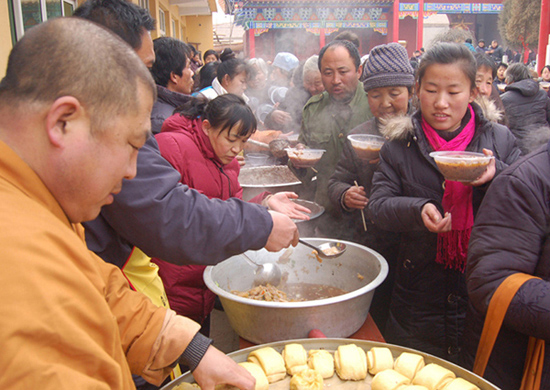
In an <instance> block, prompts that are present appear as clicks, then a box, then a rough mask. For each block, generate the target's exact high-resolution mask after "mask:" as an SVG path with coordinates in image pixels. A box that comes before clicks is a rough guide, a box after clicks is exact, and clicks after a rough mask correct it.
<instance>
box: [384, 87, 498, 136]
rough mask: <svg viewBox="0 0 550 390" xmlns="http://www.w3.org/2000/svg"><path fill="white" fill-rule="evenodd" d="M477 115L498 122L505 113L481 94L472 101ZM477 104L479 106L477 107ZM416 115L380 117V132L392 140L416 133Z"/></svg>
mask: <svg viewBox="0 0 550 390" xmlns="http://www.w3.org/2000/svg"><path fill="white" fill-rule="evenodd" d="M472 104H473V107H474V111H475V112H476V115H478V114H481V116H482V117H484V118H485V119H487V120H488V121H491V122H495V123H497V122H498V121H500V120H501V119H502V116H503V113H502V111H500V110H499V109H498V108H497V107H496V105H495V103H494V102H493V101H492V100H490V99H489V98H487V97H486V96H482V95H479V94H478V96H477V98H476V99H475V100H474V102H473V103H472ZM476 106H477V107H476ZM413 120H414V115H399V116H395V117H392V118H389V119H380V128H379V130H380V133H381V134H382V135H383V136H384V137H385V138H387V139H388V140H390V141H395V140H403V139H406V138H407V137H408V136H413V135H414V123H413Z"/></svg>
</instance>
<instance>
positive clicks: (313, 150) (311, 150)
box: [284, 147, 326, 154]
mask: <svg viewBox="0 0 550 390" xmlns="http://www.w3.org/2000/svg"><path fill="white" fill-rule="evenodd" d="M284 150H286V151H287V152H288V151H289V150H290V151H291V152H292V153H295V151H296V150H304V151H308V152H316V153H319V152H321V154H323V153H325V152H326V149H309V148H306V149H298V148H292V147H290V148H285V149H284Z"/></svg>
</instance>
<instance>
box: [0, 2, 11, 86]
mask: <svg viewBox="0 0 550 390" xmlns="http://www.w3.org/2000/svg"><path fill="white" fill-rule="evenodd" d="M10 50H11V31H10V18H9V12H8V2H7V1H0V78H2V77H4V75H5V74H6V66H7V65H8V56H9V54H10Z"/></svg>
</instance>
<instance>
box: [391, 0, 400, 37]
mask: <svg viewBox="0 0 550 390" xmlns="http://www.w3.org/2000/svg"><path fill="white" fill-rule="evenodd" d="M392 39H393V41H394V42H397V41H399V0H394V2H393V32H392Z"/></svg>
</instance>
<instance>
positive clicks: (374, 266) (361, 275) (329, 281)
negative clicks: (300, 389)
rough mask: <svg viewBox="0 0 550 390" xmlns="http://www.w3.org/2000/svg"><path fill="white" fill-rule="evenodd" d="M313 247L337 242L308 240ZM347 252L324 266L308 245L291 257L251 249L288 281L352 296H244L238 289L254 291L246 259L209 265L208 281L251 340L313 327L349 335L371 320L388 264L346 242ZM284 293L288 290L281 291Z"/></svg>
mask: <svg viewBox="0 0 550 390" xmlns="http://www.w3.org/2000/svg"><path fill="white" fill-rule="evenodd" d="M305 240H306V241H308V242H310V243H312V244H321V243H322V242H327V241H335V240H330V239H319V238H305ZM343 242H344V243H345V244H346V245H347V250H346V252H345V253H344V254H343V255H342V256H340V257H338V258H336V259H332V260H323V261H322V262H321V263H320V262H319V261H318V260H317V259H316V258H315V256H313V255H312V254H311V253H312V250H311V249H310V248H308V247H306V246H304V245H298V246H297V247H296V248H293V252H292V254H291V255H290V257H289V258H288V256H283V257H286V259H279V258H280V257H281V256H282V255H283V254H284V253H285V251H281V252H278V253H270V252H267V251H266V250H261V251H248V252H247V254H248V255H249V256H250V257H251V258H252V259H253V260H256V261H257V262H259V263H265V262H277V264H279V266H280V267H281V270H282V271H283V279H284V281H285V282H287V283H312V284H321V285H329V286H334V287H338V288H341V289H343V290H345V291H349V293H346V294H343V295H340V296H337V297H333V298H328V299H320V300H316V301H305V302H265V301H255V300H252V299H247V298H241V297H239V296H237V295H234V294H232V293H231V292H230V291H232V290H240V291H245V290H248V289H250V288H251V287H252V283H253V280H254V269H253V268H252V267H251V266H250V265H248V263H247V262H246V260H244V259H243V258H242V256H234V257H231V258H229V259H227V260H225V261H223V262H221V263H219V264H218V265H216V266H213V267H212V266H211V267H207V268H206V270H205V272H204V281H205V283H206V285H207V286H208V288H209V289H210V290H212V291H213V292H214V293H216V294H217V295H218V296H219V297H220V301H221V303H222V305H223V308H224V310H225V313H226V314H227V317H228V319H229V322H230V324H231V327H232V328H233V329H234V330H235V332H236V333H237V334H238V335H239V336H241V337H243V338H244V339H246V340H249V341H251V342H253V343H256V344H263V343H269V342H274V341H280V340H290V339H297V338H304V337H307V335H308V332H309V331H310V330H312V329H319V330H321V331H322V332H323V333H324V334H325V335H326V336H327V337H348V336H350V335H352V334H353V333H355V332H356V331H357V330H358V329H359V328H360V327H361V325H363V323H364V322H365V320H366V318H367V314H368V311H369V308H370V304H371V301H372V297H373V295H374V289H375V288H376V287H377V286H379V285H380V284H381V283H382V282H383V281H384V279H385V278H386V276H387V274H388V264H387V263H386V260H384V258H383V257H382V256H381V255H380V254H378V253H377V252H375V251H373V250H372V249H369V248H367V247H365V246H362V245H358V244H355V243H352V242H347V241H343ZM280 288H281V289H282V290H283V291H284V286H281V287H280Z"/></svg>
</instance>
